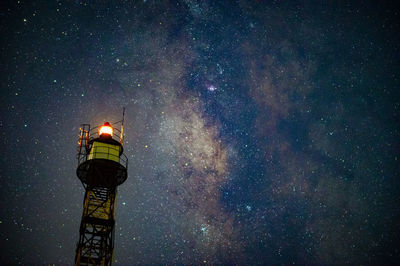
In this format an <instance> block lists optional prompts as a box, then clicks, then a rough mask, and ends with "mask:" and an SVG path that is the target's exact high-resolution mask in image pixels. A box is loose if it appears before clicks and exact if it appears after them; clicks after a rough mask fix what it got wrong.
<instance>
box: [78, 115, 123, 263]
mask: <svg viewBox="0 0 400 266" xmlns="http://www.w3.org/2000/svg"><path fill="white" fill-rule="evenodd" d="M117 123H121V129H120V130H118V129H116V128H113V127H112V126H111V124H110V123H108V122H106V123H104V125H101V126H96V127H94V128H91V127H90V125H89V124H82V125H81V128H80V134H79V142H78V154H77V158H78V168H77V170H76V174H77V176H78V178H79V179H80V180H81V181H82V184H83V186H84V188H85V196H84V200H83V214H82V220H81V224H80V228H79V241H78V244H77V247H76V255H75V265H111V264H112V257H113V250H114V225H115V206H114V205H115V199H116V198H115V197H116V194H117V186H118V185H121V184H122V183H123V182H125V180H126V179H127V177H128V171H127V167H128V159H127V157H126V156H125V155H124V154H123V119H122V121H120V122H117ZM117 123H114V124H117Z"/></svg>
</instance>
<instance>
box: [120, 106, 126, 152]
mask: <svg viewBox="0 0 400 266" xmlns="http://www.w3.org/2000/svg"><path fill="white" fill-rule="evenodd" d="M124 120H125V107H123V108H122V123H121V136H120V140H119V142H120V143H121V145H123V141H124Z"/></svg>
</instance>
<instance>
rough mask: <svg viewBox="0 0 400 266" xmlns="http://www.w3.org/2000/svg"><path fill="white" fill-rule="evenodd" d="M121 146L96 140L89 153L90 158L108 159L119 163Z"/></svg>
mask: <svg viewBox="0 0 400 266" xmlns="http://www.w3.org/2000/svg"><path fill="white" fill-rule="evenodd" d="M120 152H121V146H119V145H113V144H109V143H104V142H100V141H94V142H93V145H92V148H91V150H90V153H89V158H88V159H89V160H92V159H106V160H111V161H114V162H117V163H119V156H120Z"/></svg>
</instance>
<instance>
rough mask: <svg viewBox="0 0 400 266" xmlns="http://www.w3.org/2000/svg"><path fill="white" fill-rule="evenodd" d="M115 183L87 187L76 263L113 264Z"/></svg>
mask: <svg viewBox="0 0 400 266" xmlns="http://www.w3.org/2000/svg"><path fill="white" fill-rule="evenodd" d="M115 195H116V187H113V188H103V187H86V192H85V198H84V205H83V206H84V207H83V215H82V221H81V226H80V230H79V242H78V245H77V248H76V256H75V265H111V263H112V256H113V250H114V224H115V219H114V202H115Z"/></svg>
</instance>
